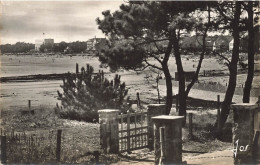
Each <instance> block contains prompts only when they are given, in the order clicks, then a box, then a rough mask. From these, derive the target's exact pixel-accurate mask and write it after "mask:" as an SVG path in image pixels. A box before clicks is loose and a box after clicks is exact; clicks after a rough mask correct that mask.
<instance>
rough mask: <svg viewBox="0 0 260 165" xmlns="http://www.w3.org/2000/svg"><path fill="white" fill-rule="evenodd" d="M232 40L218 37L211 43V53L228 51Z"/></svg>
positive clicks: (226, 37) (228, 37) (230, 37)
mask: <svg viewBox="0 0 260 165" xmlns="http://www.w3.org/2000/svg"><path fill="white" fill-rule="evenodd" d="M232 39H233V38H232V36H223V35H220V36H218V37H217V38H216V39H215V41H214V43H213V51H222V52H225V51H228V50H229V49H230V46H229V44H230V41H231V40H232ZM232 46H233V45H232Z"/></svg>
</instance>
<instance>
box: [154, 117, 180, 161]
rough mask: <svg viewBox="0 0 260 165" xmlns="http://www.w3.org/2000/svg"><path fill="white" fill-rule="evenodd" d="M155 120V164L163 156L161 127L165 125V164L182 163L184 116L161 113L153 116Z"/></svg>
mask: <svg viewBox="0 0 260 165" xmlns="http://www.w3.org/2000/svg"><path fill="white" fill-rule="evenodd" d="M152 120H153V122H154V151H155V162H154V163H155V164H159V162H160V158H161V147H160V131H159V129H160V127H164V130H165V132H164V139H163V140H164V144H166V145H165V146H164V160H163V164H182V122H183V120H184V117H183V116H168V115H161V116H156V117H153V118H152Z"/></svg>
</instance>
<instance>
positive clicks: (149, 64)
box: [143, 59, 163, 70]
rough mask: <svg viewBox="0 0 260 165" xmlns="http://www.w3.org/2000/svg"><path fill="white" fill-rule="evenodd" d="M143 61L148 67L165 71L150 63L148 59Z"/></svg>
mask: <svg viewBox="0 0 260 165" xmlns="http://www.w3.org/2000/svg"><path fill="white" fill-rule="evenodd" d="M143 61H144V62H145V63H146V64H147V66H151V67H153V68H156V69H158V70H163V69H162V68H161V67H159V66H156V65H153V64H151V63H149V62H148V61H147V60H146V59H144V60H143Z"/></svg>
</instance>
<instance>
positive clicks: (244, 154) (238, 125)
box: [231, 103, 259, 164]
mask: <svg viewBox="0 0 260 165" xmlns="http://www.w3.org/2000/svg"><path fill="white" fill-rule="evenodd" d="M231 108H232V109H233V115H234V123H233V144H234V149H233V152H234V164H252V163H253V146H252V145H253V137H254V129H255V128H254V125H255V123H254V118H255V115H256V113H255V112H256V111H257V110H258V109H259V107H258V105H256V104H249V103H242V104H234V105H231Z"/></svg>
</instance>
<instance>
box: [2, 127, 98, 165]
mask: <svg viewBox="0 0 260 165" xmlns="http://www.w3.org/2000/svg"><path fill="white" fill-rule="evenodd" d="M67 131H68V130H66V129H64V130H52V131H45V132H44V133H34V132H33V131H32V132H30V133H28V132H27V133H25V132H15V131H13V130H12V131H11V132H4V131H2V130H1V132H2V134H1V162H2V164H6V163H8V164H13V163H15V164H17V163H18V164H20V163H21V164H30V163H44V164H45V163H57V162H65V163H76V161H77V160H78V157H79V156H80V155H84V156H86V157H87V156H90V157H93V160H94V161H97V160H98V159H99V158H98V157H99V154H100V146H99V142H98V141H97V144H88V143H86V141H87V139H90V138H92V139H94V140H93V141H96V139H99V135H93V137H89V136H87V137H77V135H72V134H71V133H70V132H71V131H70V130H69V131H68V132H67ZM91 145H95V148H94V147H92V146H91ZM89 146H91V147H89ZM89 148H91V149H93V150H91V149H89ZM92 163H93V162H92Z"/></svg>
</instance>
